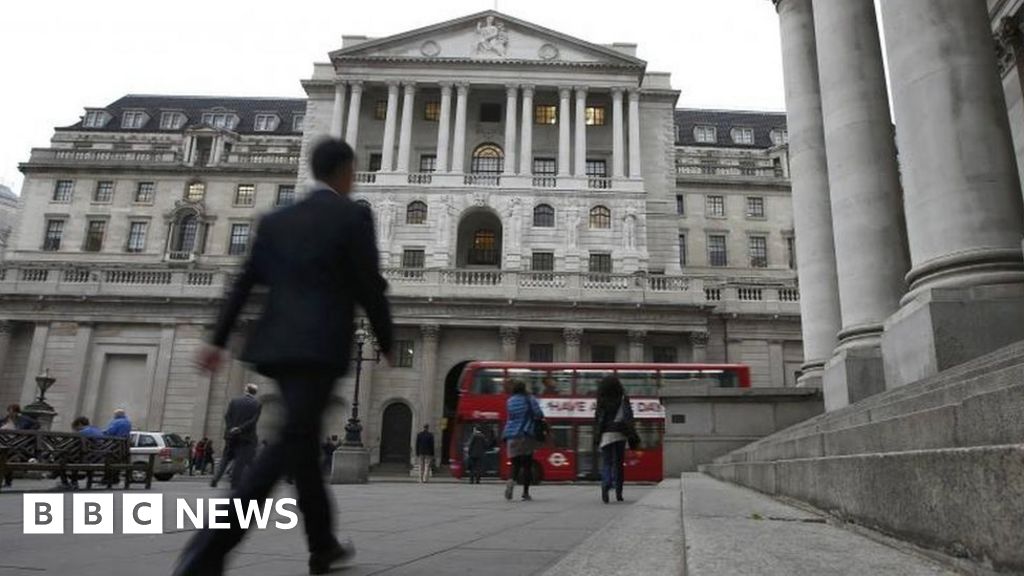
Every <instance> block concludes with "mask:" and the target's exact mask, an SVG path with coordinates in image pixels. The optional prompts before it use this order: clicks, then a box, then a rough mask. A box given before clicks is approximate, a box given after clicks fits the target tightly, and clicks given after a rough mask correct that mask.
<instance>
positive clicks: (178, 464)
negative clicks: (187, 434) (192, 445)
mask: <svg viewBox="0 0 1024 576" xmlns="http://www.w3.org/2000/svg"><path fill="white" fill-rule="evenodd" d="M128 445H129V446H130V449H129V452H131V455H132V462H133V463H135V462H142V463H146V462H147V461H148V460H149V455H150V454H156V458H155V461H154V463H153V477H154V478H156V479H157V480H160V481H167V480H170V479H171V478H173V477H174V475H175V474H181V473H183V472H185V471H186V470H188V445H186V444H185V440H183V439H182V438H181V436H178V435H177V434H172V433H167V432H141V431H140V432H132V435H131V438H130V440H129V444H128Z"/></svg>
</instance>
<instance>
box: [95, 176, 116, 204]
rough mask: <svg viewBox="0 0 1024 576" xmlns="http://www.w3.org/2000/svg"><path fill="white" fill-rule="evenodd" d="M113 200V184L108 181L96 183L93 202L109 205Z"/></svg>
mask: <svg viewBox="0 0 1024 576" xmlns="http://www.w3.org/2000/svg"><path fill="white" fill-rule="evenodd" d="M113 199H114V183H113V182H111V181H110V180H102V181H100V182H97V183H96V192H94V193H93V195H92V201H93V202H99V203H102V204H106V203H109V202H110V201H111V200H113Z"/></svg>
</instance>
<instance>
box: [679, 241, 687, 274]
mask: <svg viewBox="0 0 1024 576" xmlns="http://www.w3.org/2000/svg"><path fill="white" fill-rule="evenodd" d="M679 267H680V268H686V234H680V235H679Z"/></svg>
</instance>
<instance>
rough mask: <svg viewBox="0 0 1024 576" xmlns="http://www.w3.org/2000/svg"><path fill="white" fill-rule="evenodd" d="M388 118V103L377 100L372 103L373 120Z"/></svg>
mask: <svg viewBox="0 0 1024 576" xmlns="http://www.w3.org/2000/svg"><path fill="white" fill-rule="evenodd" d="M387 117H388V101H387V100H377V101H376V102H374V103H373V119H374V120H384V119H386V118H387Z"/></svg>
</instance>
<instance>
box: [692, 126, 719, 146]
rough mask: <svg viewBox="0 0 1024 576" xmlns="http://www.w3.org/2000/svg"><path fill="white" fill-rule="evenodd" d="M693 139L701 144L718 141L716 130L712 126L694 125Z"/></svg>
mask: <svg viewBox="0 0 1024 576" xmlns="http://www.w3.org/2000/svg"><path fill="white" fill-rule="evenodd" d="M693 139H694V140H696V141H697V142H699V143H701V144H714V143H715V142H717V141H718V131H717V130H715V127H714V126H695V127H694V128H693Z"/></svg>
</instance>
